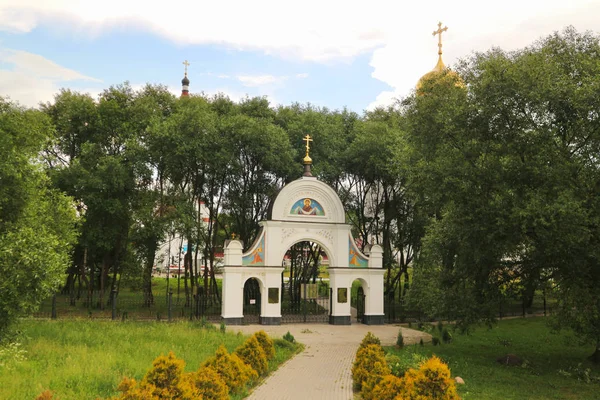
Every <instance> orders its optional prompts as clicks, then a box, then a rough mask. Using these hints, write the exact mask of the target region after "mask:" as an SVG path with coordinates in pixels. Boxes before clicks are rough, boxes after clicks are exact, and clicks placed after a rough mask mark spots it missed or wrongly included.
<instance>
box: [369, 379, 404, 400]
mask: <svg viewBox="0 0 600 400" xmlns="http://www.w3.org/2000/svg"><path fill="white" fill-rule="evenodd" d="M405 394H406V388H405V386H404V381H403V380H402V379H400V378H398V377H397V376H394V375H391V374H390V375H386V376H384V377H383V379H381V381H379V383H378V384H377V386H375V388H373V398H374V399H377V400H394V399H396V398H397V397H400V398H405V397H404V396H402V395H405ZM399 395H401V396H399Z"/></svg>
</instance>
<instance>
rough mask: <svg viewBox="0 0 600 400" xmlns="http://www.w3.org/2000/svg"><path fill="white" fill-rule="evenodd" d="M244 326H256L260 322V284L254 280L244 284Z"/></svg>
mask: <svg viewBox="0 0 600 400" xmlns="http://www.w3.org/2000/svg"><path fill="white" fill-rule="evenodd" d="M243 301H244V322H243V323H244V325H250V324H258V323H259V320H260V284H259V283H258V280H256V279H255V278H250V279H248V280H247V281H246V283H244V300H243Z"/></svg>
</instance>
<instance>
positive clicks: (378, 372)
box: [360, 358, 390, 400]
mask: <svg viewBox="0 0 600 400" xmlns="http://www.w3.org/2000/svg"><path fill="white" fill-rule="evenodd" d="M389 374H390V369H389V368H388V366H387V364H386V362H385V358H384V360H383V363H381V362H376V363H375V364H373V368H372V369H371V370H370V371H369V374H368V375H367V378H366V380H365V381H363V384H362V388H361V391H360V394H361V397H362V399H363V400H378V398H377V397H375V396H374V394H373V389H374V388H375V386H377V385H378V384H379V382H381V381H382V380H383V378H384V377H385V376H386V375H389Z"/></svg>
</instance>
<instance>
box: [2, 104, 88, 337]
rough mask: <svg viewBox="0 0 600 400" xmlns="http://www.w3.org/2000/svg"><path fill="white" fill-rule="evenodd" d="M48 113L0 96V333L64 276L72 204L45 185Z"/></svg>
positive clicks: (72, 236)
mask: <svg viewBox="0 0 600 400" xmlns="http://www.w3.org/2000/svg"><path fill="white" fill-rule="evenodd" d="M53 133H54V131H53V128H52V124H51V123H50V120H49V118H47V117H46V115H44V114H43V113H42V112H40V111H35V110H26V109H23V108H21V107H19V106H17V105H15V104H12V103H10V102H8V101H6V100H4V99H1V98H0V276H1V277H2V279H0V339H2V338H3V335H4V334H5V333H6V331H7V329H8V328H9V327H10V325H11V324H12V323H13V322H14V321H15V319H16V318H17V317H20V316H22V315H26V314H27V313H29V312H31V311H33V310H35V309H36V308H37V307H38V306H39V304H40V303H41V301H42V300H43V299H44V298H46V297H48V296H49V295H51V294H53V293H55V291H56V290H57V288H58V287H59V285H60V284H61V283H62V282H63V279H64V275H63V274H64V271H65V269H66V267H67V265H68V264H69V256H70V249H71V247H70V246H71V244H72V243H73V242H74V240H75V234H76V230H75V224H76V217H75V208H74V205H73V202H72V200H71V199H70V198H68V197H66V196H65V195H63V194H62V193H60V192H59V191H57V190H56V189H53V188H52V187H51V186H50V182H49V180H48V178H47V176H46V174H45V173H44V170H43V167H42V166H43V163H42V160H41V159H40V157H39V154H40V153H41V150H42V148H43V146H44V145H45V144H46V143H47V142H49V141H52V140H53V139H54V137H53Z"/></svg>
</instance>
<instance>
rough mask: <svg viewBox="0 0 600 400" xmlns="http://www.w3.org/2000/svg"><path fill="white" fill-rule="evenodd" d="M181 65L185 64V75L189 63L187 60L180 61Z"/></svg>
mask: <svg viewBox="0 0 600 400" xmlns="http://www.w3.org/2000/svg"><path fill="white" fill-rule="evenodd" d="M182 64H183V65H185V76H187V67H188V66H189V65H190V63H189V62H188V60H185V61H184V62H182Z"/></svg>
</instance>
